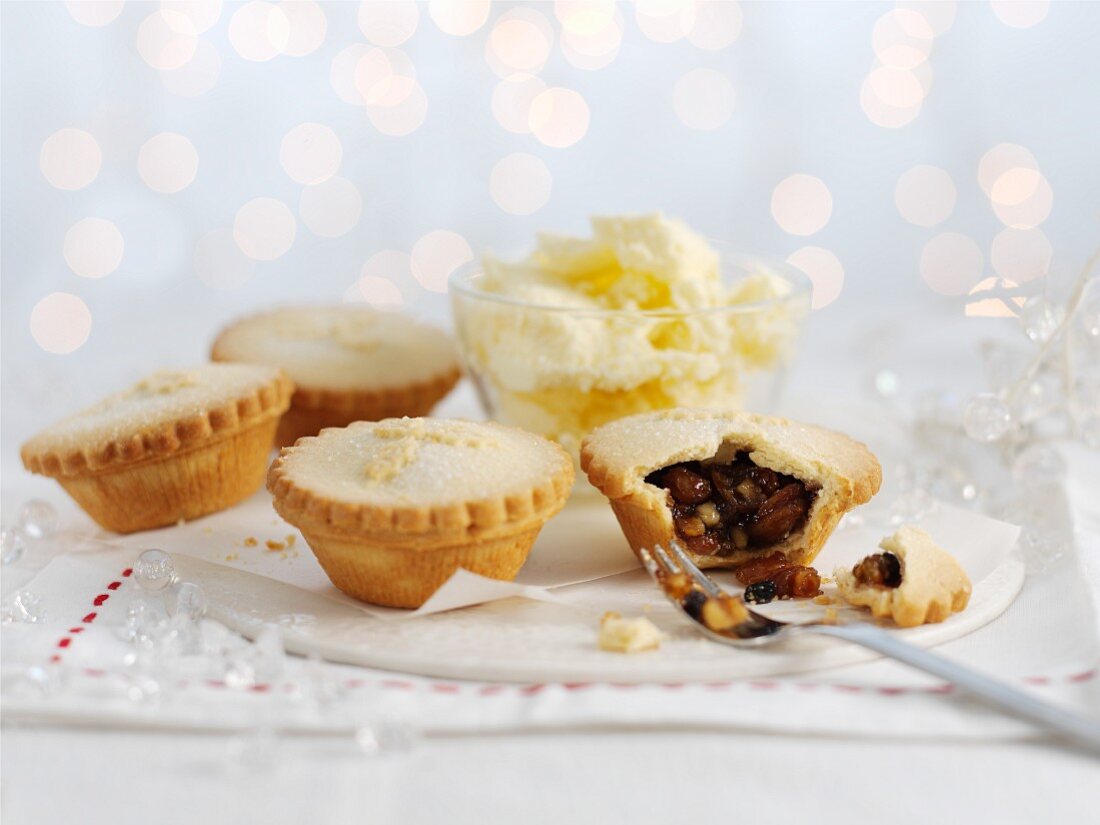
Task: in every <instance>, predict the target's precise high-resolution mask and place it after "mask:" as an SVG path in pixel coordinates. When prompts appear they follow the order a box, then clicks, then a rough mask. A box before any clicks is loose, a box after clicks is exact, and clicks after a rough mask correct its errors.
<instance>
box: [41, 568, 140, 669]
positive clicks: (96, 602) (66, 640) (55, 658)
mask: <svg viewBox="0 0 1100 825" xmlns="http://www.w3.org/2000/svg"><path fill="white" fill-rule="evenodd" d="M133 572H134V571H133V568H130V567H127V568H126V569H125V570H123V571H122V575H121V577H120V578H126V577H127V576H129V575H130V574H132V573H133ZM120 587H122V582H120V581H112V582H111V583H110V584H108V585H107V589H108V590H118V589H119V588H120ZM109 598H111V596H110V594H109V593H100V594H99V595H98V596H96V597H95V598H94V599H92V606H93V607H102V605H103V603H104V602H105V601H107V599H109ZM98 616H99V614H98V613H97V612H96V611H94V610H93V611H92V612H91V613H89V614H88V615H86V616H85V617H84V618H83V619H81V620H80V621H81V623H83V624H91V623H92V622H94V621H95V620H96V617H98ZM84 630H85V628H83V627H70V628H69V633H71V634H73V635H76V634H77V633H83V632H84ZM72 643H73V639H72V636H63V637H62V638H60V639H58V641H57V646H58V647H59V648H61V649H62V650H64V649H66V648H68V647H69V645H71V644H72ZM50 661H51V662H60V661H61V655H60V654H58V653H55V654H53V655H52V656H51V657H50ZM86 672H87V673H88V674H89V675H93V674H92V672H91V671H90V670H89V671H86ZM100 673H102V671H100Z"/></svg>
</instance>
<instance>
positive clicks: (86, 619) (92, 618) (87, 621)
mask: <svg viewBox="0 0 1100 825" xmlns="http://www.w3.org/2000/svg"><path fill="white" fill-rule="evenodd" d="M98 615H99V614H98V613H89V614H88V615H87V616H85V617H84V618H83V619H81V620H80V621H82V622H84V624H91V623H92V622H94V621H95V617H96V616H98Z"/></svg>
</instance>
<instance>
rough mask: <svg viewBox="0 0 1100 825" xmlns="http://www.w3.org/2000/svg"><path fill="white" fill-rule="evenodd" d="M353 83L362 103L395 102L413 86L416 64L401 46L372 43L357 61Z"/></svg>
mask: <svg viewBox="0 0 1100 825" xmlns="http://www.w3.org/2000/svg"><path fill="white" fill-rule="evenodd" d="M353 83H354V85H355V91H356V94H358V95H359V99H360V102H361V103H365V104H366V105H368V106H382V107H391V106H398V105H399V104H401V103H404V102H405V100H407V99H408V97H409V96H410V95H411V94H413V92H414V91H415V90H416V86H417V81H416V67H415V66H413V62H412V60H410V59H409V57H408V55H406V54H405V53H404V52H403V51H401V50H400V49H388V48H381V47H374V48H371V49H369V50H367V51H366V52H364V53H363V54H362V55H361V56H360V57H359V60H358V61H357V62H356V64H355V69H354V73H353Z"/></svg>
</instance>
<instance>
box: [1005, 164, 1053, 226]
mask: <svg viewBox="0 0 1100 825" xmlns="http://www.w3.org/2000/svg"><path fill="white" fill-rule="evenodd" d="M989 200H990V202H991V203H992V205H993V212H994V213H995V214H996V215H997V217H998V218H1000V220H1001V222H1002V223H1004V224H1005V225H1006V226H1011V227H1014V228H1016V229H1030V228H1031V227H1033V226H1038V225H1039V224H1041V223H1042V222H1043V221H1045V220H1046V219H1047V218H1048V217H1049V216H1050V210H1051V207H1052V206H1053V205H1054V193H1053V192H1052V191H1051V189H1050V184H1049V183H1048V182H1047V179H1046V178H1045V177H1044V176H1043V174H1042V173H1041V172H1039V171H1038V170H1035V169H1024V168H1020V167H1017V168H1015V169H1009V170H1008V171H1007V172H1005V173H1004V174H1003V175H1001V176H1000V177H999V178H997V180H996V181H995V182H994V184H993V189H992V190H991V191H990V193H989Z"/></svg>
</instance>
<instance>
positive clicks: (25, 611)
mask: <svg viewBox="0 0 1100 825" xmlns="http://www.w3.org/2000/svg"><path fill="white" fill-rule="evenodd" d="M0 621H2V622H3V623H4V624H39V623H40V622H44V621H46V608H45V606H44V605H43V604H42V599H40V598H39V597H38V596H37V595H35V594H34V593H32V592H31V591H29V590H19V591H17V592H15V593H13V594H12V595H11V596H9V597H8V598H7V599H6V600H5V601H4V604H3V608H2V609H0Z"/></svg>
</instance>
